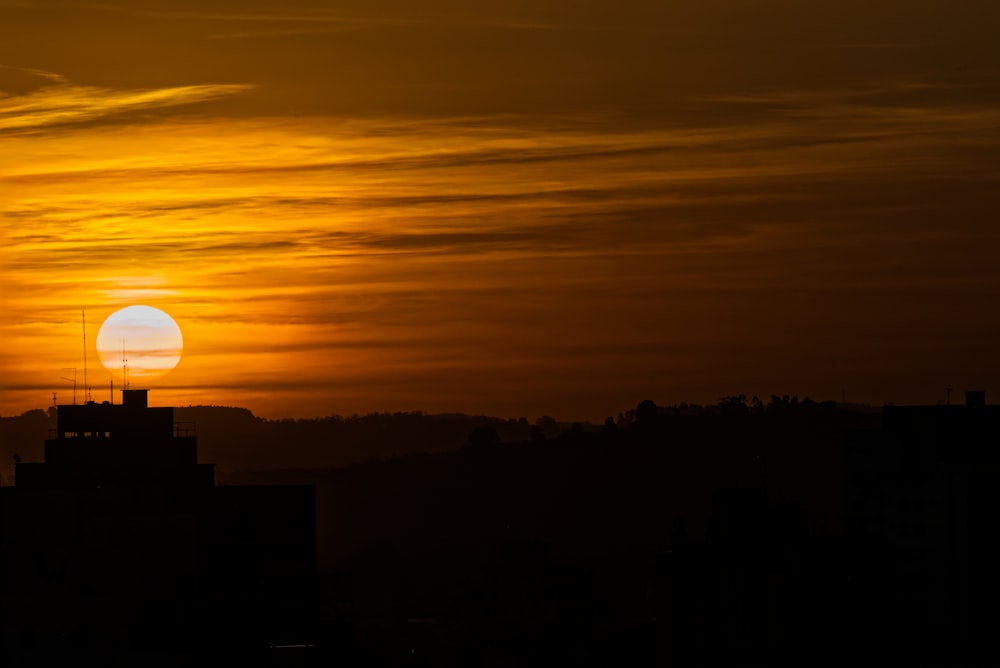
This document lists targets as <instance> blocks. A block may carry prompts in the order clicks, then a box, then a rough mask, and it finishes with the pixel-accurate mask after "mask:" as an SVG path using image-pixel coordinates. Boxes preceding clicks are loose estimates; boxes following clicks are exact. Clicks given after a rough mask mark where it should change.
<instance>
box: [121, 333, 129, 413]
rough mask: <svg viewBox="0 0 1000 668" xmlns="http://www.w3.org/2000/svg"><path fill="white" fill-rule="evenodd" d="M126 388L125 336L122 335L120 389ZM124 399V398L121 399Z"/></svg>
mask: <svg viewBox="0 0 1000 668" xmlns="http://www.w3.org/2000/svg"><path fill="white" fill-rule="evenodd" d="M127 389H128V360H127V359H126V358H125V337H124V336H123V337H122V391H123V392H124V391H125V390H127ZM123 401H124V400H123Z"/></svg>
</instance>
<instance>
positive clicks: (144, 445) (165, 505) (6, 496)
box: [0, 390, 316, 666]
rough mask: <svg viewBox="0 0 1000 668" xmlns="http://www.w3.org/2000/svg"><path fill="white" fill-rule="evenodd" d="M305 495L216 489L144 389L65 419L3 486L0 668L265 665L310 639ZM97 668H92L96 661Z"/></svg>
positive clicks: (76, 409)
mask: <svg viewBox="0 0 1000 668" xmlns="http://www.w3.org/2000/svg"><path fill="white" fill-rule="evenodd" d="M315 524H316V516H315V491H314V488H313V487H312V486H309V485H296V486H215V484H214V465H213V464H206V463H199V462H198V454H197V437H196V436H195V433H194V428H193V426H190V425H182V424H176V423H175V422H174V415H173V409H172V408H159V407H150V406H148V403H147V394H146V391H145V390H125V391H124V392H123V400H122V403H121V404H110V403H103V404H97V403H93V402H90V403H87V404H85V405H81V406H60V407H59V408H58V428H57V430H56V433H54V434H51V438H49V439H48V440H46V442H45V461H44V462H19V463H17V464H16V466H15V485H14V486H13V487H4V488H0V663H2V665H4V666H21V665H33V666H34V665H70V662H79V661H85V660H94V661H97V662H99V663H108V661H109V659H114V662H113V665H207V664H209V663H212V664H216V663H218V661H220V660H224V659H233V660H238V661H246V663H241V665H251V664H252V663H254V662H255V661H256V660H258V659H260V660H265V659H266V658H267V657H268V656H269V655H270V654H272V653H273V652H274V648H276V647H287V646H309V645H310V644H311V643H312V638H313V635H312V634H313V633H314V631H315V618H316V609H315V600H314V595H315V594H314V592H315V582H314V581H315V572H316V526H315ZM95 665H97V664H95Z"/></svg>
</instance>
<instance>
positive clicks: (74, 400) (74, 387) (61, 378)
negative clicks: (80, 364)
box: [59, 366, 76, 406]
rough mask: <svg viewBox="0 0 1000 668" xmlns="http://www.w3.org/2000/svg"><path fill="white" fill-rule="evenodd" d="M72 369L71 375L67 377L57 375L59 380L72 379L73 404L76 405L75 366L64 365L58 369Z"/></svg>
mask: <svg viewBox="0 0 1000 668" xmlns="http://www.w3.org/2000/svg"><path fill="white" fill-rule="evenodd" d="M70 370H72V371H73V377H72V378H67V377H66V376H59V379H60V380H71V381H73V405H74V406H76V367H75V366H74V367H65V368H63V369H60V371H70Z"/></svg>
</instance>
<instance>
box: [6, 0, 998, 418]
mask: <svg viewBox="0 0 1000 668" xmlns="http://www.w3.org/2000/svg"><path fill="white" fill-rule="evenodd" d="M418 4H419V6H420V8H419V9H414V6H416V5H414V3H404V2H383V3H374V2H360V0H356V1H350V2H337V1H334V0H327V1H324V2H319V1H317V0H311V1H305V2H298V3H285V2H280V3H279V2H277V1H276V0H271V1H267V2H265V1H256V2H255V1H253V0H250V1H243V2H234V1H228V0H227V1H223V0H200V1H199V2H193V1H190V2H177V1H171V2H166V1H164V2H148V1H146V0H135V1H132V2H128V3H125V2H106V3H102V4H94V3H82V2H81V3H75V2H58V3H56V2H52V3H49V2H39V1H36V0H32V1H30V2H28V1H25V2H10V1H6V0H0V17H2V20H0V66H2V67H0V307H2V313H3V316H4V317H3V318H2V320H0V342H2V346H0V371H2V373H0V415H10V414H12V413H18V412H21V411H24V410H27V409H29V408H36V407H43V406H46V405H49V404H51V401H52V392H53V391H56V392H58V396H59V400H60V402H68V401H70V400H71V395H72V387H71V384H69V383H67V382H66V381H64V380H61V379H60V378H61V377H63V376H66V375H67V373H69V374H72V371H71V370H70V371H69V372H67V371H66V369H67V368H73V367H77V368H78V373H79V374H81V375H82V367H83V348H82V342H81V336H80V335H81V332H80V322H79V317H80V309H81V308H86V309H87V314H88V331H89V332H92V333H91V335H90V353H89V355H90V357H89V362H90V370H89V371H90V373H89V377H90V384H91V386H92V387H93V388H94V390H93V393H94V398H95V399H99V400H103V399H105V398H107V393H108V390H107V387H108V381H109V379H110V376H109V374H108V372H107V371H105V370H104V369H103V368H102V367H100V365H99V363H98V362H97V354H96V348H95V347H94V340H95V338H96V333H97V330H98V328H99V326H100V323H101V321H102V320H103V319H104V318H105V317H107V316H108V315H109V314H110V313H112V312H113V311H115V310H117V309H118V308H121V307H124V306H128V305H132V304H147V305H150V306H154V307H157V308H160V309H162V310H164V311H167V312H168V313H170V314H171V315H172V316H173V317H174V318H175V319H176V321H177V322H178V323H179V325H180V327H181V329H182V331H183V334H184V342H185V350H184V356H183V358H182V361H181V363H180V365H179V366H178V368H177V369H176V370H174V371H173V372H172V373H170V374H169V375H167V376H166V377H165V378H163V379H162V380H160V381H158V382H156V383H155V384H154V385H153V386H152V387H153V388H154V390H155V393H154V395H153V398H152V401H153V402H154V403H155V404H157V405H165V404H176V405H186V404H225V405H240V406H246V407H248V408H250V409H251V410H253V411H254V412H256V413H258V414H261V415H265V416H268V417H281V416H318V415H327V414H331V413H340V414H350V413H352V412H369V411H376V410H390V411H395V410H427V411H433V412H438V411H462V412H485V413H490V414H496V415H504V416H513V417H517V416H522V415H523V416H527V417H529V418H534V417H537V416H538V415H541V414H544V413H548V414H552V415H555V416H557V417H559V418H563V419H581V418H582V419H592V420H600V419H602V418H603V417H604V416H605V415H608V414H614V413H617V412H618V411H620V410H624V409H626V408H629V407H631V406H634V405H635V403H636V402H637V401H639V400H640V399H643V398H652V399H654V400H656V401H658V402H661V403H673V402H679V401H699V402H711V401H715V400H717V399H718V398H719V397H721V396H723V395H727V394H737V393H745V394H748V395H752V394H760V395H762V396H766V395H769V394H771V393H779V394H785V393H788V394H799V395H800V396H803V395H810V396H813V397H814V398H817V399H825V398H834V399H840V398H841V396H846V398H847V399H848V400H855V401H866V402H873V403H881V402H890V401H891V402H896V403H910V402H921V403H924V402H926V403H933V402H936V401H940V400H943V399H944V397H945V390H944V388H945V387H946V386H952V387H954V388H956V390H957V391H958V392H961V390H963V389H972V388H982V389H986V390H987V391H988V392H990V391H994V393H995V392H1000V387H997V383H996V380H995V379H996V378H997V377H998V373H1000V353H998V352H997V349H998V342H1000V309H998V308H997V306H998V304H1000V262H998V261H997V258H996V254H997V250H998V249H1000V216H998V213H1000V188H997V184H998V183H1000V105H998V102H1000V49H997V48H996V29H997V27H998V26H1000V5H998V4H997V3H996V2H995V0H978V1H977V0H965V1H964V2H961V3H954V2H944V1H936V0H934V1H929V0H927V1H923V2H913V0H909V1H908V2H900V1H895V0H894V1H891V2H890V1H888V0H867V1H865V2H855V1H853V0H838V1H837V2H834V1H833V0H815V1H813V2H808V3H806V2H801V0H760V1H758V2H753V3H749V2H744V1H743V0H672V1H664V0H657V1H655V2H654V1H649V2H645V1H639V0H635V1H631V2H623V1H621V0H619V1H617V2H611V1H610V0H574V1H573V2H569V1H568V0H567V1H559V2H545V3H537V2H531V3H529V2H512V1H510V0H505V1H504V2H499V1H496V2H478V3H477V2H472V3H470V2H447V1H442V0H429V1H428V2H425V3H418ZM540 5H544V6H540ZM988 396H989V395H988Z"/></svg>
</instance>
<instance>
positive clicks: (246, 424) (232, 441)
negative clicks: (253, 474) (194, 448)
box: [174, 406, 566, 474]
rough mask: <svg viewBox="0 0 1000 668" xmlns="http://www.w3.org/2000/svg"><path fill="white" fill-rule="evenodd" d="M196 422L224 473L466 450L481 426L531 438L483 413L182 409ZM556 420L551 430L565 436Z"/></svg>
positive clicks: (520, 423) (509, 437) (183, 416)
mask: <svg viewBox="0 0 1000 668" xmlns="http://www.w3.org/2000/svg"><path fill="white" fill-rule="evenodd" d="M174 414H175V417H176V419H177V420H178V421H180V422H188V423H193V424H194V427H195V429H196V430H197V434H198V444H199V451H200V456H201V459H202V461H206V462H214V463H215V464H216V465H217V467H218V468H219V469H220V470H221V471H222V472H223V474H224V473H225V472H227V471H232V470H236V469H248V468H252V469H279V468H331V467H339V466H349V465H351V464H356V463H359V462H364V461H369V460H379V459H383V458H387V457H395V456H399V455H405V454H413V453H421V452H443V451H446V450H454V449H457V448H460V447H461V446H462V445H463V444H464V443H465V442H466V439H467V438H468V436H469V434H470V432H472V431H473V430H474V429H476V428H477V427H485V428H491V429H494V430H496V433H497V434H498V435H499V437H500V438H501V439H502V440H505V441H516V440H524V439H527V438H529V436H530V433H531V429H532V426H531V425H530V424H529V423H528V421H527V420H526V419H524V418H521V419H519V420H514V419H508V420H505V419H501V418H495V417H487V416H482V415H476V416H470V415H462V414H445V415H427V414H425V413H420V412H409V413H371V414H369V415H352V416H349V417H342V416H339V415H333V416H329V417H324V418H316V419H298V420H293V419H284V420H267V419H264V418H259V417H255V416H254V415H253V414H252V413H251V412H250V411H248V410H246V409H244V408H226V407H219V406H189V407H187V408H177V409H175V413H174ZM565 426H566V425H559V424H558V423H555V421H552V424H551V425H547V428H548V429H550V430H551V432H552V433H558V431H559V429H560V428H565Z"/></svg>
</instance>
